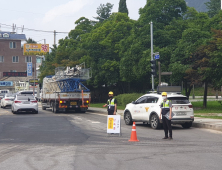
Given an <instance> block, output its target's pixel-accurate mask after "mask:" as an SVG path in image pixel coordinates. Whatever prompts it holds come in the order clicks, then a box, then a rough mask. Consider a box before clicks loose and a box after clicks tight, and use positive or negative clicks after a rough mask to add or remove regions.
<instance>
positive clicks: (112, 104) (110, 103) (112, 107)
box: [108, 98, 115, 111]
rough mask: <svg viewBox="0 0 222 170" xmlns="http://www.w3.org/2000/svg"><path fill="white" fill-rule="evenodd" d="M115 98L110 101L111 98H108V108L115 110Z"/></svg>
mask: <svg viewBox="0 0 222 170" xmlns="http://www.w3.org/2000/svg"><path fill="white" fill-rule="evenodd" d="M114 100H115V98H113V99H112V100H111V102H110V99H109V100H108V103H109V105H108V110H110V111H113V110H114V109H115V103H114Z"/></svg>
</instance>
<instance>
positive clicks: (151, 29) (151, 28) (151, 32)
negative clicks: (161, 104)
mask: <svg viewBox="0 0 222 170" xmlns="http://www.w3.org/2000/svg"><path fill="white" fill-rule="evenodd" d="M150 35H151V61H153V22H152V21H151V22H150ZM151 78H152V90H153V91H154V75H153V74H152V75H151Z"/></svg>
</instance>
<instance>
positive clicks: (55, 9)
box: [0, 0, 146, 46]
mask: <svg viewBox="0 0 222 170" xmlns="http://www.w3.org/2000/svg"><path fill="white" fill-rule="evenodd" d="M107 2H109V3H111V4H114V6H113V10H112V12H118V7H119V0H37V1H33V0H0V4H1V6H0V30H1V31H12V24H13V23H14V24H16V27H17V33H18V34H20V33H22V30H21V28H18V27H22V26H23V25H24V28H25V30H24V31H23V33H24V34H25V35H26V38H27V39H28V38H29V37H30V38H32V39H34V40H35V41H37V42H38V43H44V40H43V39H46V43H47V44H50V46H52V44H53V43H54V34H53V33H45V32H36V31H30V30H26V28H29V29H35V30H44V31H52V32H53V31H54V30H56V31H57V32H69V31H70V30H72V29H74V28H75V25H74V22H75V21H76V20H77V19H79V18H80V17H86V18H89V19H93V17H96V16H97V14H96V10H97V7H99V5H100V4H106V3H107ZM145 4H146V0H127V8H128V10H129V17H130V18H131V19H135V20H137V19H138V18H139V14H138V11H139V8H142V7H144V5H145ZM4 24H6V25H10V26H5V25H4ZM67 35H68V33H67V34H61V33H60V34H57V35H56V43H57V44H58V40H59V39H61V38H65V37H66V36H67Z"/></svg>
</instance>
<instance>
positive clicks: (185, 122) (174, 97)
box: [124, 93, 194, 129]
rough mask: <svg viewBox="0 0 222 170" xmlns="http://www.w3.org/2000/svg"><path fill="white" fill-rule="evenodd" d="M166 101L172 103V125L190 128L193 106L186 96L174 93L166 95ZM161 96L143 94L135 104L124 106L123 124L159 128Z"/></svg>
mask: <svg viewBox="0 0 222 170" xmlns="http://www.w3.org/2000/svg"><path fill="white" fill-rule="evenodd" d="M167 99H168V100H171V102H172V112H173V113H174V114H175V115H174V116H173V118H172V119H171V123H172V124H180V125H182V127H183V128H190V127H191V126H192V123H193V121H194V112H193V106H192V104H191V103H190V102H189V100H188V99H187V97H186V96H183V95H181V94H176V93H168V95H167ZM162 101H163V99H162V95H161V94H157V93H151V94H145V95H143V96H141V97H140V98H138V99H137V100H136V101H135V102H134V101H133V102H132V103H129V104H127V105H126V108H125V110H124V120H125V124H127V125H132V123H133V121H135V122H147V123H148V124H150V125H151V127H152V128H153V129H158V128H160V127H161V124H162V120H159V116H160V110H161V109H160V105H161V102H162Z"/></svg>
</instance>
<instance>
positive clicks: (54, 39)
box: [54, 30, 56, 45]
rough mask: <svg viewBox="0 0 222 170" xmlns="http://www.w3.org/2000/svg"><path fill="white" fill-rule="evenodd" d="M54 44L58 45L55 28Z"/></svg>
mask: <svg viewBox="0 0 222 170" xmlns="http://www.w3.org/2000/svg"><path fill="white" fill-rule="evenodd" d="M54 45H56V30H54Z"/></svg>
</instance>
